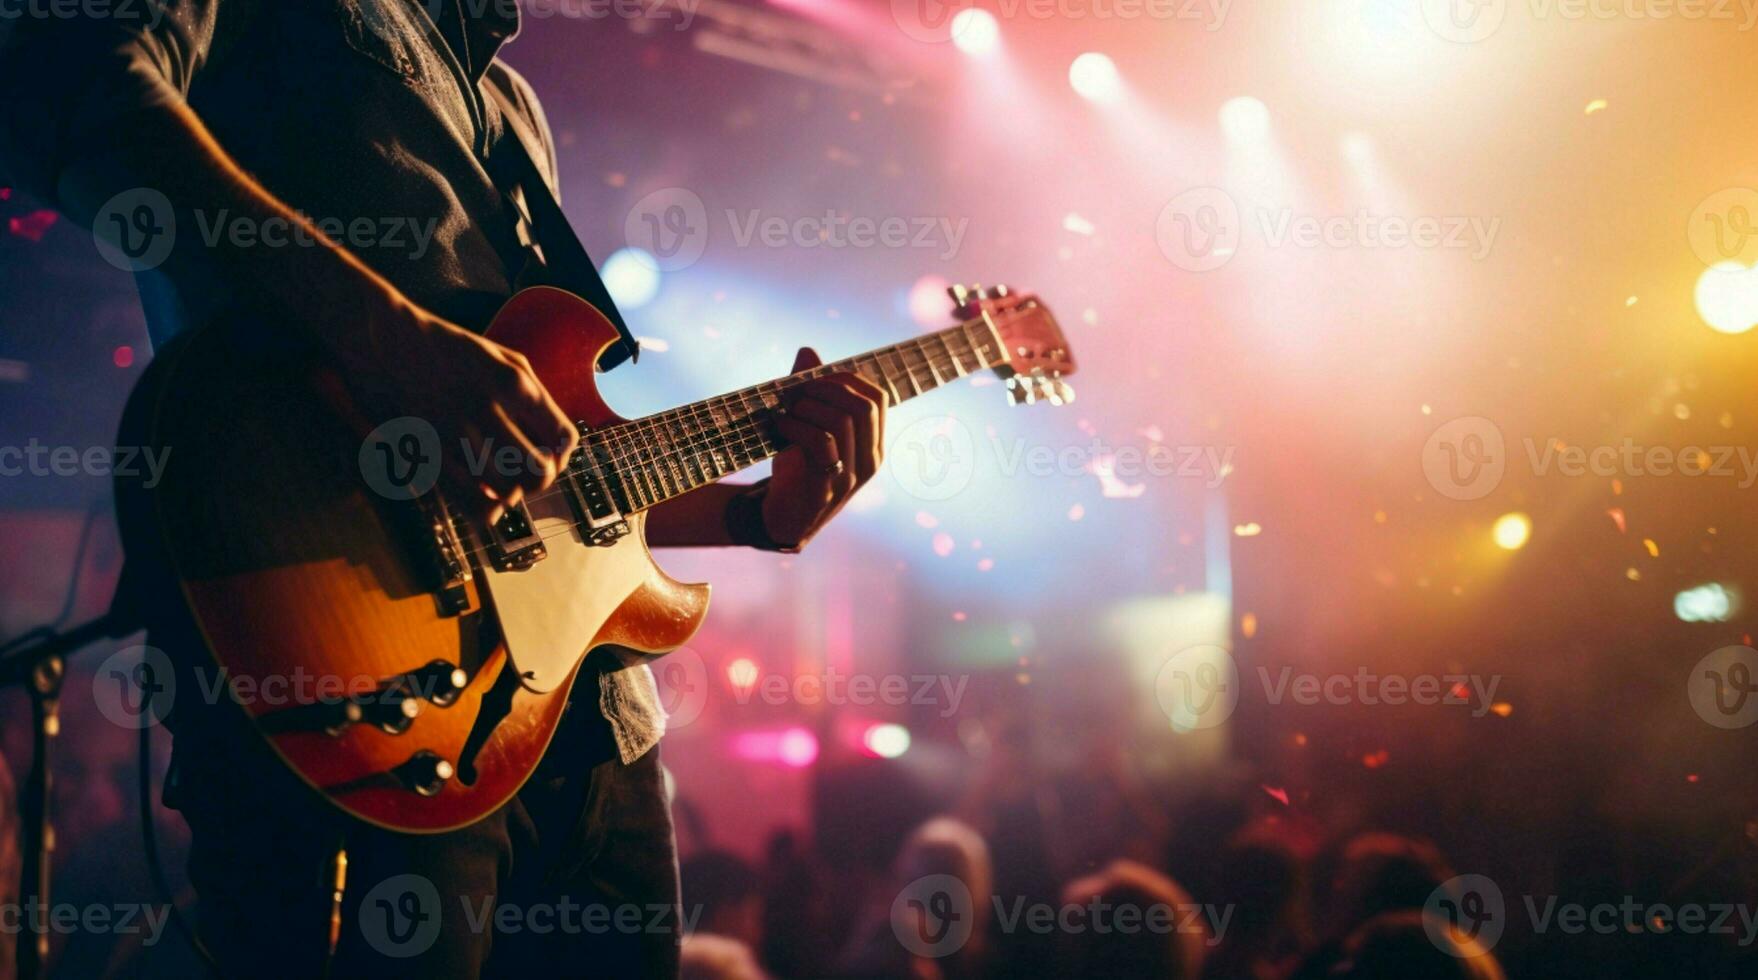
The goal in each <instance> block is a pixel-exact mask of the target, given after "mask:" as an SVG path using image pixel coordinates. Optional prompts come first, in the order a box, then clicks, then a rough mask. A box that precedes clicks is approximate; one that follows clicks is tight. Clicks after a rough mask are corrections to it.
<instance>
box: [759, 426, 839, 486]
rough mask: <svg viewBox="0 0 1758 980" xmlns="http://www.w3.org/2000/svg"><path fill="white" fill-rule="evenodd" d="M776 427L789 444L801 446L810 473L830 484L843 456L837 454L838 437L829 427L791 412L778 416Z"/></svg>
mask: <svg viewBox="0 0 1758 980" xmlns="http://www.w3.org/2000/svg"><path fill="white" fill-rule="evenodd" d="M775 429H776V431H777V432H779V433H780V434H781V437H782V438H783V439H785V440H787V442H788V444H789V445H791V446H797V447H799V450H800V453H801V455H803V456H804V457H805V461H806V470H807V473H808V475H811V476H813V477H815V478H819V479H821V481H822V482H823V483H824V484H825V485H826V486H828V485H830V484H831V482H832V478H833V477H834V476H835V475H836V474H835V473H833V472H832V471H833V470H834V469H835V468H836V461H837V460H838V459H840V458H841V457H839V456H837V454H836V437H835V436H832V435H831V434H830V432H829V430H828V429H825V428H823V427H822V426H818V425H814V424H812V423H811V422H808V421H806V420H804V419H800V418H795V417H794V416H793V415H792V414H791V413H790V414H788V415H778V416H776V417H775Z"/></svg>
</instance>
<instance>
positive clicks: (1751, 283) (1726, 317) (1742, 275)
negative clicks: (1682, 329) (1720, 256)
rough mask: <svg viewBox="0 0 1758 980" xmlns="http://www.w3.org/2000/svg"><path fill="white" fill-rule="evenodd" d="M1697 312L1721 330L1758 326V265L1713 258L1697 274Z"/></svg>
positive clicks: (1740, 331) (1746, 328) (1740, 329)
mask: <svg viewBox="0 0 1758 980" xmlns="http://www.w3.org/2000/svg"><path fill="white" fill-rule="evenodd" d="M1697 315H1698V316H1700V317H1702V318H1703V322H1704V323H1707V324H1709V325H1710V326H1711V327H1713V328H1715V329H1716V330H1719V331H1721V332H1722V333H1745V332H1746V331H1748V330H1750V329H1752V328H1753V327H1754V326H1758V267H1754V268H1751V269H1748V268H1746V267H1745V266H1743V265H1740V264H1739V263H1738V262H1717V263H1716V264H1714V265H1712V266H1710V267H1709V268H1707V269H1704V270H1703V274H1702V275H1701V276H1698V277H1697Z"/></svg>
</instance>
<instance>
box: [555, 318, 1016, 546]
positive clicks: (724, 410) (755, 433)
mask: <svg viewBox="0 0 1758 980" xmlns="http://www.w3.org/2000/svg"><path fill="white" fill-rule="evenodd" d="M1006 362H1007V352H1006V349H1005V347H1004V345H1003V344H1002V342H1001V338H1000V336H999V335H998V334H997V333H996V331H995V327H994V325H993V324H991V323H990V322H989V321H988V320H987V319H985V318H981V317H979V318H977V319H974V320H968V321H965V322H963V323H960V324H958V325H957V326H953V327H948V328H947V329H945V330H942V331H940V332H938V333H932V334H928V335H926V336H922V337H916V338H914V339H911V340H906V341H904V342H902V343H898V344H892V345H891V346H889V347H881V348H879V349H878V350H874V351H869V352H867V353H865V354H859V355H856V356H854V357H850V358H847V359H845V360H841V361H837V362H835V363H833V364H824V365H821V366H819V367H815V368H809V369H807V370H805V371H801V372H799V373H797V374H792V375H789V376H788V377H785V378H779V379H777V380H775V381H769V382H765V383H763V384H760V385H754V386H752V387H750V388H742V389H740V390H738V391H734V392H731V393H728V394H725V395H720V396H718V397H715V398H709V399H705V400H703V401H699V402H696V403H694V404H690V405H684V406H682V407H680V408H674V409H670V410H667V411H664V412H660V413H658V414H656V415H649V416H647V417H645V418H640V419H635V420H633V421H630V422H625V423H622V424H620V425H614V426H609V427H607V428H603V429H595V430H593V431H591V432H588V433H586V435H585V436H584V437H583V438H582V440H581V449H582V452H583V454H587V455H589V458H590V462H591V464H592V465H594V467H595V469H596V471H597V475H598V476H599V477H601V482H602V483H603V485H604V486H606V487H607V488H608V489H609V492H610V494H611V496H612V499H613V501H614V502H615V504H616V505H617V507H618V508H619V509H620V510H621V511H622V512H623V513H624V514H634V513H637V512H639V511H642V510H646V509H647V508H649V507H652V506H654V505H655V504H658V503H661V502H663V501H666V500H670V499H671V498H673V497H676V496H679V495H681V494H685V493H688V492H689V491H691V490H694V489H696V488H697V487H700V486H704V485H706V484H709V483H713V482H715V481H717V480H720V479H721V478H723V477H726V476H729V475H731V474H733V473H737V472H738V471H740V470H743V469H746V468H747V467H750V466H753V465H755V464H757V463H759V462H762V461H763V460H766V459H768V458H770V457H771V456H774V455H775V454H776V453H778V452H780V451H781V450H782V449H784V448H786V447H785V444H783V443H782V442H781V440H780V439H779V437H778V436H777V435H776V432H775V427H774V424H773V418H774V415H775V410H776V409H777V408H778V407H779V406H780V405H781V404H782V399H783V393H784V392H786V391H787V390H788V389H789V388H792V387H794V386H796V385H799V384H802V383H804V382H806V381H809V380H811V379H813V378H821V377H824V376H825V375H830V374H859V375H860V376H862V377H864V378H866V379H867V380H868V381H871V382H873V383H874V384H876V385H878V386H879V387H881V388H883V389H885V391H886V393H887V394H889V395H890V396H891V402H892V404H897V403H898V402H902V401H907V400H908V399H911V398H914V397H916V396H917V395H920V394H923V393H925V392H929V391H932V390H934V389H935V388H938V387H940V386H941V385H943V384H946V383H947V382H950V381H954V380H957V379H959V378H962V377H964V376H966V375H968V374H970V373H972V372H974V371H981V370H984V369H986V368H992V367H995V366H997V365H1001V364H1005V363H1006Z"/></svg>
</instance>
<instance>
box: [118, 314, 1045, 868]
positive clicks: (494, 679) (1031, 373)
mask: <svg viewBox="0 0 1758 980" xmlns="http://www.w3.org/2000/svg"><path fill="white" fill-rule="evenodd" d="M951 293H952V294H953V299H954V302H955V306H956V309H955V316H956V317H957V318H958V322H957V323H956V324H955V325H953V326H951V327H949V328H947V329H944V330H941V331H939V332H937V333H932V334H928V335H926V336H919V337H916V338H915V339H912V340H908V341H905V342H903V343H899V344H894V345H892V346H889V347H884V348H881V349H878V350H875V351H872V352H869V353H866V354H862V355H859V356H857V357H852V358H849V359H847V360H844V361H839V362H837V363H834V364H827V365H824V366H821V367H816V368H812V369H809V370H806V371H802V372H800V373H798V374H794V375H792V376H790V377H786V378H782V379H779V380H776V381H772V382H769V383H766V384H761V385H757V386H755V387H751V388H745V389H742V390H740V391H735V392H732V393H731V394H727V395H722V396H720V397H717V398H710V399H707V400H705V401H700V402H696V403H695V404H692V405H686V406H683V407H681V408H676V409H672V410H670V411H665V412H660V413H658V414H656V415H651V416H647V417H645V418H640V419H634V420H626V419H623V418H621V417H619V416H618V415H617V414H616V413H614V412H613V411H611V409H610V408H609V406H607V405H606V404H605V403H604V401H603V399H602V398H601V397H600V396H599V393H598V389H597V386H596V383H595V379H594V365H595V364H596V363H597V361H598V358H599V355H600V354H601V353H603V352H604V350H605V349H606V348H607V347H609V346H610V345H611V344H612V343H614V342H615V341H616V339H617V334H616V330H615V328H614V327H613V326H612V325H611V323H610V322H609V321H608V320H607V319H605V317H604V316H603V314H601V313H600V312H599V311H598V310H597V309H595V308H594V307H592V306H591V305H590V304H588V303H587V302H586V301H584V300H582V299H580V298H578V297H576V296H574V295H573V294H571V293H567V292H564V291H562V290H559V289H552V288H547V287H539V288H535V289H528V290H525V291H523V292H520V293H519V294H518V295H516V296H514V297H513V298H512V299H511V300H509V301H508V302H507V304H506V305H505V306H504V307H503V308H502V309H501V311H500V312H499V313H498V314H497V315H496V317H495V318H494V321H493V322H492V324H491V325H490V327H489V329H488V331H487V336H488V337H489V338H491V339H493V340H494V341H496V342H498V343H500V344H503V345H505V346H507V347H510V348H513V349H514V350H517V351H519V352H521V353H523V354H524V355H525V356H526V357H527V358H528V359H529V360H530V362H531V364H532V366H533V368H534V369H535V371H536V373H537V375H538V377H539V378H540V379H542V381H543V383H544V385H545V386H546V387H547V388H548V389H549V392H550V394H551V395H552V396H554V398H555V399H556V401H557V403H558V404H560V405H561V407H562V409H563V410H564V411H566V412H567V413H568V414H569V416H570V417H571V418H574V419H577V420H578V422H579V427H580V431H581V446H580V449H579V450H578V451H577V452H576V453H575V454H574V456H573V457H572V459H571V460H570V464H569V466H568V467H567V469H566V470H565V471H564V472H563V473H562V474H561V476H560V477H559V478H558V480H557V481H556V483H555V484H554V485H553V486H551V487H550V488H549V489H548V490H546V491H544V492H542V493H539V494H535V495H532V496H530V497H529V499H527V500H526V501H525V502H524V503H523V504H521V505H520V506H518V507H515V508H512V509H510V510H509V511H508V512H507V514H506V515H505V516H504V517H502V518H501V519H499V520H497V521H496V522H495V523H494V524H493V525H492V526H484V525H483V524H482V523H481V522H477V521H475V520H473V519H468V518H466V517H465V516H464V515H463V514H462V512H460V511H459V510H457V509H455V508H453V507H452V506H450V505H449V504H448V503H447V501H446V498H445V493H444V492H443V490H442V489H440V488H437V487H435V486H434V485H433V480H432V478H431V477H430V478H429V479H425V480H423V479H419V478H417V474H418V472H419V471H420V469H421V468H422V465H423V464H425V463H427V462H429V460H430V459H431V455H432V453H434V452H437V451H438V450H439V449H440V447H438V446H437V445H432V446H424V445H423V436H422V433H421V432H420V425H421V423H419V422H418V421H417V420H395V421H394V422H393V423H387V426H390V427H394V426H396V425H398V424H403V425H404V426H405V429H404V430H403V431H398V432H387V431H386V428H387V426H381V427H380V429H379V430H376V431H375V434H374V436H370V437H368V439H367V440H366V442H365V443H364V444H363V443H362V441H361V439H360V430H359V428H356V427H353V426H351V425H350V424H349V422H348V421H346V420H345V418H344V414H345V413H340V412H338V411H337V409H336V402H335V400H334V398H333V397H330V396H326V394H325V393H326V392H329V393H331V395H333V393H334V392H335V391H337V390H339V387H338V385H337V381H338V380H339V379H337V378H335V377H334V376H333V375H332V374H330V373H328V372H327V371H326V369H323V368H320V367H318V366H317V365H316V364H315V363H311V364H309V365H304V366H302V365H301V363H299V362H295V363H292V364H290V363H289V362H288V361H287V359H286V358H285V357H284V356H271V355H267V354H265V353H264V352H263V351H262V350H260V349H258V348H256V347H253V346H252V345H251V343H250V342H249V341H248V340H246V339H243V338H241V337H239V336H238V332H237V331H227V330H218V329H214V330H198V331H195V332H194V333H193V334H191V335H188V336H186V337H184V338H180V340H179V342H178V343H176V344H174V345H171V346H168V347H167V348H166V350H165V351H164V352H163V353H162V354H161V356H159V357H158V358H155V360H154V363H153V365H152V366H151V368H150V369H149V371H148V372H147V375H146V376H145V377H144V378H143V379H142V383H141V385H140V387H139V388H138V389H137V390H136V392H135V393H134V395H133V396H132V397H131V398H130V403H129V409H128V413H127V416H126V417H125V420H124V428H123V431H124V434H125V435H124V440H125V441H127V439H128V437H129V436H130V435H137V436H139V439H138V441H135V442H133V443H132V444H135V445H144V446H154V447H168V448H170V449H173V450H174V451H173V452H170V454H169V456H168V462H167V465H166V467H165V470H164V473H163V474H162V476H161V477H160V479H159V481H158V483H157V485H156V486H154V487H153V488H151V489H150V490H147V489H145V488H144V487H142V486H139V485H133V484H129V485H119V487H118V511H119V513H120V515H121V523H122V527H123V533H124V540H125V541H126V542H128V543H129V548H130V554H131V556H132V555H133V554H134V553H135V549H136V548H137V547H139V548H142V549H144V550H146V551H147V552H148V553H151V554H155V555H158V556H160V557H161V558H162V559H163V561H164V564H165V565H167V566H168V567H169V568H170V569H171V570H172V571H173V572H174V573H175V577H176V579H177V580H178V582H179V584H180V586H181V592H182V598H183V600H184V601H185V602H186V604H187V606H188V610H189V612H190V614H191V616H192V618H193V619H194V621H195V623H196V625H197V626H199V628H200V630H201V633H202V636H203V638H204V639H205V641H206V644H207V647H208V650H209V652H210V653H211V654H212V656H213V659H214V660H215V661H216V662H217V664H218V667H219V668H220V670H221V671H222V672H223V673H224V675H225V677H226V678H227V681H228V686H227V688H226V690H228V691H232V692H243V691H249V692H253V693H254V695H255V696H252V697H249V698H244V697H238V696H236V693H234V697H233V699H234V700H236V701H237V702H238V704H239V705H240V706H241V707H242V708H243V709H244V711H245V712H246V713H247V715H248V716H249V717H250V719H251V721H252V722H253V724H254V725H255V727H256V728H257V729H258V730H259V731H260V732H261V733H262V734H263V735H264V736H265V738H266V739H267V741H268V743H269V744H270V745H271V746H272V747H273V748H274V749H275V751H276V752H277V753H278V754H279V755H280V757H281V758H282V759H283V760H284V761H285V762H286V763H287V765H289V766H290V767H291V768H292V769H293V771H294V772H296V773H297V774H298V775H299V776H300V777H301V778H302V779H304V780H305V781H306V782H307V783H309V784H310V785H311V786H312V787H313V788H315V789H316V790H318V791H319V792H320V793H322V794H323V795H324V796H326V797H328V798H329V799H330V800H331V801H333V802H334V803H335V804H336V805H337V806H339V807H341V808H342V809H343V810H345V811H347V812H348V813H351V814H353V815H354V816H356V817H359V818H360V819H362V820H366V821H369V822H371V823H374V824H377V825H380V826H383V827H387V828H391V829H394V830H400V831H406V832H417V833H419V832H439V831H445V830H450V829H454V828H457V827H461V826H465V825H468V824H469V823H471V822H473V821H475V820H476V819H478V818H480V817H482V816H485V815H487V814H488V813H491V812H493V811H494V810H495V809H496V808H497V807H499V806H500V805H501V804H503V803H504V802H506V800H507V799H508V798H509V797H511V796H512V795H513V794H514V793H515V792H517V791H518V789H519V787H520V786H521V785H523V784H524V782H525V780H526V779H527V778H528V777H529V776H530V774H531V772H532V770H533V769H534V768H535V767H536V765H537V762H538V760H539V759H540V758H541V757H542V756H543V753H544V751H545V749H546V748H547V747H548V745H549V741H550V738H551V736H552V735H553V734H554V732H555V729H556V725H557V722H558V721H559V720H560V718H561V713H562V709H563V707H564V706H565V704H566V702H567V698H568V694H569V691H570V689H571V687H572V685H573V682H574V678H575V676H576V674H577V673H578V672H579V670H580V666H581V664H582V662H583V661H584V660H585V658H586V655H587V654H588V653H590V652H591V651H592V650H594V649H597V648H599V647H605V646H610V647H613V648H616V651H617V653H618V654H619V655H621V656H623V657H624V658H625V659H626V658H629V657H634V658H637V659H639V658H640V657H642V656H657V655H660V654H664V653H667V652H669V651H671V650H674V649H676V648H677V647H679V646H680V645H682V644H683V643H685V642H686V641H687V640H689V638H690V636H691V635H692V634H694V633H695V631H696V629H697V627H698V626H700V625H701V623H702V620H703V616H704V614H705V613H706V610H707V607H708V586H706V585H693V584H684V583H681V582H677V581H675V580H673V579H672V578H671V577H670V576H668V575H666V574H665V573H664V572H663V571H661V570H660V569H659V567H658V566H657V565H656V564H654V561H653V558H652V556H651V555H650V554H649V552H648V550H647V544H646V541H645V538H644V536H643V527H644V522H645V515H646V511H647V510H648V509H650V508H652V507H653V506H655V505H656V504H659V503H661V502H663V501H665V500H669V499H671V498H673V497H676V496H678V495H680V494H683V493H688V492H689V491H690V490H692V489H694V488H696V487H699V486H703V485H705V484H708V483H712V482H714V481H716V480H719V479H721V478H722V477H725V476H728V475H729V474H732V473H734V472H737V471H739V470H742V469H744V468H746V467H748V466H751V465H752V464H755V463H757V462H758V461H760V460H763V459H767V458H769V457H770V456H773V455H774V454H775V453H777V452H779V451H780V450H781V449H782V448H784V447H783V446H782V445H780V444H778V438H777V437H776V435H775V433H774V430H773V427H772V413H773V412H774V410H775V409H776V408H777V406H779V405H780V404H781V396H782V392H784V391H785V390H786V389H787V388H789V387H790V386H792V385H795V384H798V383H800V382H802V381H804V380H807V379H809V378H814V377H819V376H822V375H825V374H830V373H838V372H858V373H860V374H861V375H863V376H865V377H866V378H868V379H869V380H871V381H873V382H874V383H875V384H878V385H880V386H881V387H883V388H884V389H885V390H886V391H887V392H888V393H889V394H890V396H891V398H892V401H893V402H901V401H904V400H905V399H908V398H912V397H914V396H916V395H919V394H922V393H923V392H926V391H929V390H931V389H933V388H936V387H938V386H940V385H942V384H945V383H947V382H950V381H953V380H956V379H958V378H962V377H965V376H967V375H970V374H973V373H976V372H980V371H985V370H987V371H993V372H995V373H996V374H998V375H1000V376H1001V377H1002V378H1003V379H1005V381H1006V383H1007V391H1008V392H1009V393H1010V395H1011V397H1012V399H1013V401H1015V402H1016V403H1019V402H1031V401H1039V400H1046V401H1050V402H1055V403H1061V402H1064V401H1067V400H1069V399H1070V398H1072V392H1071V391H1070V389H1069V387H1068V385H1067V383H1066V382H1065V381H1064V380H1063V377H1064V376H1065V375H1068V374H1071V373H1073V371H1074V369H1075V362H1074V358H1073V356H1072V355H1071V354H1070V352H1069V350H1068V345H1067V343H1066V342H1065V341H1064V340H1063V338H1062V333H1061V330H1060V328H1059V327H1058V326H1057V324H1056V321H1055V318H1054V317H1052V316H1051V314H1050V311H1049V310H1048V309H1047V308H1045V307H1044V305H1043V304H1041V303H1040V302H1038V300H1037V299H1036V297H1033V296H1026V295H1017V294H1014V293H1011V292H1009V291H1008V290H1007V289H1006V288H1005V287H997V288H994V289H988V290H983V289H973V290H967V289H964V288H963V287H954V288H953V289H952V290H951ZM429 433H431V429H430V430H429ZM433 438H434V441H435V442H437V436H435V437H433ZM433 470H434V475H436V474H437V465H435V466H434V467H433ZM270 692H277V696H274V697H271V696H270Z"/></svg>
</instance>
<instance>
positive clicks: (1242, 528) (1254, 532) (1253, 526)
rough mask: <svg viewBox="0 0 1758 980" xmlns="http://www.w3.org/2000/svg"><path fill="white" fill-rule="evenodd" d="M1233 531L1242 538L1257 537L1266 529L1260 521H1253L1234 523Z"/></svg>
mask: <svg viewBox="0 0 1758 980" xmlns="http://www.w3.org/2000/svg"><path fill="white" fill-rule="evenodd" d="M1233 533H1234V534H1235V535H1236V536H1238V537H1241V538H1255V537H1257V536H1258V535H1260V534H1262V533H1264V529H1263V528H1262V527H1261V526H1259V524H1258V522H1256V521H1252V522H1250V523H1249V524H1235V525H1233Z"/></svg>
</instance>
